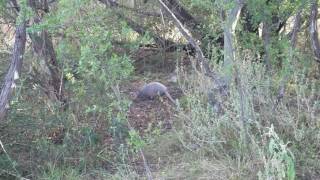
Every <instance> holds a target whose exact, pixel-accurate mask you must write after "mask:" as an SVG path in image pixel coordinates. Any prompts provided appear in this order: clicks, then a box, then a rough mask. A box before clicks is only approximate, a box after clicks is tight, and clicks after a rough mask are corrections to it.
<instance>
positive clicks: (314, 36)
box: [310, 0, 320, 62]
mask: <svg viewBox="0 0 320 180" xmlns="http://www.w3.org/2000/svg"><path fill="white" fill-rule="evenodd" d="M317 15H318V1H317V0H313V1H312V3H311V15H310V38H311V47H312V50H313V53H314V55H315V57H316V61H318V62H320V44H319V39H318V28H317Z"/></svg>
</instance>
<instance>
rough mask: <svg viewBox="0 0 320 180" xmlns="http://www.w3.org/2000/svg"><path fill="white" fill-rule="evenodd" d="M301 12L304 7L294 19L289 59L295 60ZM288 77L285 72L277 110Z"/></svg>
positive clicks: (276, 104) (278, 96) (279, 91)
mask: <svg viewBox="0 0 320 180" xmlns="http://www.w3.org/2000/svg"><path fill="white" fill-rule="evenodd" d="M301 12H302V8H301V9H300V10H299V11H298V12H297V14H296V16H295V19H294V24H293V29H292V32H291V38H290V45H291V47H290V51H289V61H292V60H293V51H294V49H295V47H296V43H297V37H298V32H299V31H300V26H301ZM285 68H286V67H285ZM288 78H289V77H288V75H287V74H285V75H284V77H283V79H282V80H281V82H280V86H279V90H278V95H277V99H276V103H275V105H274V107H273V110H275V108H276V107H277V106H278V105H279V103H280V101H281V100H282V99H283V97H284V95H285V89H286V83H287V81H288Z"/></svg>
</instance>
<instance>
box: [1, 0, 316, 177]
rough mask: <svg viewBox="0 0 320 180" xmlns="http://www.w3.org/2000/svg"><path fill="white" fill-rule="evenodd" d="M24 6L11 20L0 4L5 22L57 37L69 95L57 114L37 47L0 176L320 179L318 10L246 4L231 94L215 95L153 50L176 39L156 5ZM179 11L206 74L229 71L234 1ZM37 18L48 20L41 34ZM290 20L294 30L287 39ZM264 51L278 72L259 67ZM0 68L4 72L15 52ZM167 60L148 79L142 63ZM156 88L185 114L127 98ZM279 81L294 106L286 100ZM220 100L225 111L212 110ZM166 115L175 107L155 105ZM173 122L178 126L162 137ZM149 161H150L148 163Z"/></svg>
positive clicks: (19, 90)
mask: <svg viewBox="0 0 320 180" xmlns="http://www.w3.org/2000/svg"><path fill="white" fill-rule="evenodd" d="M18 2H19V5H20V8H21V11H20V13H18V14H16V13H14V11H13V9H9V8H8V7H11V5H12V4H11V3H9V2H8V1H4V0H0V20H1V23H2V20H3V23H4V24H6V23H9V22H15V23H16V24H18V23H21V22H23V21H25V20H26V19H31V20H30V21H29V24H31V26H30V27H28V33H39V32H41V31H46V32H48V34H49V36H50V38H52V42H53V45H54V48H55V53H56V55H57V59H58V62H57V64H56V65H55V67H53V68H58V69H59V70H61V74H59V78H61V79H63V80H64V86H61V88H64V89H63V90H64V91H65V92H66V94H67V97H68V98H67V100H66V104H64V105H65V107H64V108H61V103H59V102H57V101H56V100H55V99H51V98H50V97H48V96H47V95H46V93H44V92H45V91H46V90H47V91H51V90H52V89H50V88H48V86H46V84H42V82H39V81H37V78H38V76H44V75H43V74H41V72H42V71H40V70H41V69H46V68H49V67H50V65H47V64H46V63H48V62H45V60H44V59H41V58H40V57H38V58H36V56H37V54H36V53H34V51H33V48H32V45H34V44H33V42H32V40H31V41H28V43H30V46H27V47H28V48H26V52H25V55H24V56H25V57H24V65H23V68H22V69H23V74H22V78H21V79H20V81H19V82H18V83H17V84H16V89H15V94H14V98H13V99H12V100H11V102H10V104H9V105H10V110H9V111H8V116H7V119H6V120H5V121H3V122H1V123H0V132H1V133H0V135H1V137H2V138H1V139H0V140H1V141H0V142H1V143H2V142H3V146H2V148H1V150H0V169H1V172H0V173H1V175H0V178H21V177H26V178H30V179H142V178H144V177H145V171H146V169H145V168H146V167H147V166H150V168H151V170H152V175H153V176H154V179H163V178H164V179H201V178H202V179H215V178H216V179H257V178H259V179H295V178H300V177H301V179H303V178H308V177H309V176H310V178H309V179H317V178H319V176H317V175H318V174H317V172H319V167H320V165H319V162H320V161H319V157H318V151H319V149H320V143H319V142H320V141H319V137H320V135H319V132H320V129H319V128H320V126H319V119H318V118H317V117H319V104H320V103H319V102H320V101H319V97H318V96H319V95H318V93H317V92H319V87H320V83H319V81H318V79H319V66H318V64H316V63H315V62H314V61H312V59H313V54H312V51H311V50H310V47H309V46H307V45H308V44H310V42H309V40H308V37H309V36H308V34H307V33H306V32H307V31H308V29H307V26H308V20H307V19H308V18H306V17H307V15H308V13H309V10H307V8H309V3H310V2H309V1H301V0H298V1H290V0H284V1H266V0H248V1H245V6H244V8H243V11H242V13H241V14H240V16H241V19H240V21H239V23H238V25H237V27H236V34H235V35H234V37H233V38H235V39H234V40H233V41H232V42H234V43H235V44H234V50H233V51H234V56H235V62H233V64H232V67H230V69H229V70H230V74H229V75H230V76H231V77H232V81H231V83H230V84H229V86H228V88H229V89H228V90H229V91H228V93H227V95H226V97H220V96H217V97H216V94H219V91H218V90H217V89H218V87H217V86H218V85H217V84H216V83H215V82H213V81H212V79H211V78H209V77H208V76H206V75H204V74H203V73H201V72H198V71H195V69H194V68H193V67H192V65H195V64H192V65H190V64H191V63H194V62H195V61H196V60H197V56H195V57H190V56H186V55H185V54H184V52H178V51H177V52H174V53H170V52H169V50H176V49H175V47H173V48H172V49H171V47H166V49H161V50H159V49H157V48H154V45H153V44H151V43H154V42H156V41H153V40H152V39H151V38H150V37H156V38H159V37H160V38H167V37H181V35H180V36H179V35H177V33H176V32H177V29H175V27H174V26H173V23H172V22H171V20H170V18H168V17H167V14H166V13H163V12H162V11H160V12H161V13H158V11H157V10H158V9H159V4H158V3H157V2H155V1H148V2H147V3H143V2H142V1H141V2H140V1H135V2H136V4H137V7H138V8H137V9H133V8H131V7H125V3H123V1H119V3H120V6H119V7H107V8H106V7H105V5H103V4H102V3H101V1H90V0H60V1H51V2H50V8H49V10H50V12H44V11H43V9H37V10H36V11H34V10H32V9H31V8H30V7H28V4H27V1H26V0H23V1H18ZM37 2H40V1H37ZM177 2H178V3H181V4H180V5H182V6H181V7H182V8H185V10H186V11H188V12H189V13H190V14H191V15H192V16H193V17H194V18H195V20H196V22H197V23H196V24H197V26H192V25H190V24H188V23H186V24H185V28H186V29H187V30H188V31H189V32H190V35H192V36H193V37H194V38H195V39H196V40H198V41H197V42H199V44H200V45H201V48H202V50H203V51H204V54H205V55H206V57H207V58H208V61H209V62H210V66H211V68H212V69H213V70H214V72H215V73H217V75H219V74H220V73H221V72H224V71H226V70H225V69H223V68H222V67H223V66H221V64H222V63H220V62H222V59H223V53H224V49H223V48H224V44H223V39H224V38H225V37H224V33H223V27H224V23H225V22H224V20H225V17H224V16H225V15H228V13H224V11H228V10H232V8H233V7H234V5H235V2H236V1H233V0H230V1H225V0H218V1H213V0H183V1H177ZM121 3H123V4H121ZM301 9H302V10H303V13H304V14H306V16H303V17H302V21H303V22H302V24H303V26H302V27H301V28H300V32H299V34H298V40H297V44H296V46H295V48H293V47H291V43H290V33H289V31H290V29H291V26H292V22H290V20H291V18H292V17H293V16H294V15H295V13H296V12H297V11H298V10H301ZM155 10H156V11H155ZM154 11H155V13H154ZM35 13H37V16H39V17H41V18H42V19H41V22H40V23H36V24H32V23H33V18H34V17H35V16H36V14H35ZM178 17H179V16H178ZM283 22H286V23H285V24H284V27H285V28H282V29H278V28H280V27H279V26H280V24H282V23H283ZM134 23H137V24H138V25H142V26H141V27H138V26H135V25H133V24H134ZM262 24H264V25H266V24H267V25H270V39H269V40H270V42H265V41H264V38H263V36H262V35H261V30H262V29H261V25H262ZM0 26H1V25H0ZM1 27H2V26H1ZM132 28H136V29H137V28H138V29H139V28H143V30H146V32H145V33H141V32H140V34H139V33H137V32H135V31H134V30H133V29H132ZM5 30H7V29H5ZM148 31H150V32H148ZM8 32H9V33H8V34H10V33H11V34H14V32H13V31H12V32H11V31H10V29H9V30H8ZM3 35H6V32H3V31H2V29H1V37H2V36H3ZM149 35H150V36H149ZM8 39H9V38H8ZM158 40H159V39H158ZM174 40H175V41H177V43H181V42H184V41H181V39H179V40H176V39H174ZM1 42H2V41H1ZM8 45H9V46H10V47H9V46H8ZM28 45H29V44H28ZM0 47H1V49H0V52H1V53H2V50H3V51H4V52H10V51H11V50H12V42H11V41H10V40H8V42H6V44H5V45H1V46H0ZM166 50H168V51H166ZM267 53H268V55H269V56H270V57H269V58H270V63H271V69H270V71H268V70H267V69H266V67H265V62H264V61H265V57H266V54H267ZM0 58H1V59H0V63H1V64H0V65H1V66H2V67H4V68H1V70H2V72H0V75H1V76H4V74H5V70H6V68H5V67H6V66H7V64H8V59H9V56H0ZM160 60H162V67H161V66H158V65H159V64H161V63H154V64H156V65H154V67H153V70H154V71H150V72H147V71H146V70H145V68H144V64H146V63H148V64H152V63H150V61H156V62H161V61H160ZM172 62H173V63H172ZM190 62H191V63H190ZM171 64H176V66H177V67H176V68H177V71H176V73H177V74H176V75H177V79H178V80H177V81H178V83H177V84H175V83H172V84H170V83H169V82H167V79H168V76H169V74H168V72H167V71H164V69H166V68H168V69H172V67H169V66H171ZM46 66H48V67H46ZM195 66H196V67H197V65H195ZM51 68H52V67H51ZM39 69H40V70H39ZM135 70H136V71H135ZM164 72H165V73H164ZM46 75H47V76H50V73H47V74H46ZM47 76H45V77H44V79H45V80H47V81H48V83H50V78H47ZM151 80H152V81H163V82H164V83H165V84H166V85H169V90H170V91H172V92H173V93H172V94H173V96H174V97H175V98H178V99H179V102H180V103H178V107H175V106H171V105H168V104H166V103H165V100H163V101H156V100H154V101H152V102H155V105H154V106H152V105H150V104H149V102H147V101H146V102H143V103H145V104H143V103H141V104H139V103H140V102H131V99H129V98H128V96H129V93H130V92H133V91H136V90H137V89H138V88H139V87H140V84H143V82H142V81H151ZM137 84H138V85H137ZM282 85H283V86H284V87H285V96H284V97H283V98H282V99H281V101H279V103H278V102H277V100H278V95H279V94H278V93H279V89H280V87H281V86H282ZM175 88H176V89H179V90H181V91H182V92H180V91H174V90H173V89H175ZM217 102H220V103H221V104H219V103H217ZM137 103H138V104H137ZM160 103H161V105H160ZM217 104H219V105H221V107H220V108H222V110H223V111H222V112H217V111H216V110H217ZM162 105H163V106H165V107H166V108H167V110H166V111H161V110H159V109H157V108H161V107H162ZM156 106H157V107H156ZM158 106H159V107H158ZM135 107H136V109H135ZM131 108H133V109H131ZM139 108H140V109H139ZM152 108H153V109H154V111H150V109H152ZM137 109H139V110H140V111H139V112H137ZM129 113H137V114H135V115H137V116H136V119H130V120H136V121H139V123H140V121H141V126H142V127H138V128H141V129H142V130H141V129H138V128H137V129H133V128H132V127H131V126H130V125H129V124H128V119H129V118H130V116H129ZM148 113H149V114H151V115H150V116H148V118H149V119H144V118H145V116H144V115H146V114H148ZM157 114H160V115H162V116H161V120H163V121H161V120H159V118H158V117H156V116H157ZM140 118H141V119H140ZM158 120H159V121H158ZM155 121H156V122H155ZM167 121H168V122H169V121H170V128H167V127H162V126H163V125H164V124H163V122H167ZM171 121H173V122H172V123H171ZM137 124H138V123H137ZM155 124H156V125H155ZM137 126H139V124H138V125H137ZM129 127H130V128H129ZM143 128H148V131H144V129H143ZM265 129H267V132H264V130H265ZM141 132H143V133H141ZM285 142H288V143H285ZM1 145H2V144H1ZM141 153H145V158H146V162H147V164H143V165H142V160H141ZM144 163H145V162H144ZM309 174H310V175H309Z"/></svg>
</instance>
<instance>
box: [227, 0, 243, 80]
mask: <svg viewBox="0 0 320 180" xmlns="http://www.w3.org/2000/svg"><path fill="white" fill-rule="evenodd" d="M228 2H229V1H228ZM228 2H227V3H228ZM242 7H243V0H236V5H235V7H234V8H232V9H230V10H227V12H226V15H223V16H222V18H223V20H225V23H224V28H223V30H224V32H223V35H224V62H223V67H224V70H225V74H224V79H225V81H226V82H227V84H229V83H230V81H231V74H232V67H233V64H234V61H235V49H234V45H233V42H234V36H235V35H234V34H235V29H236V25H237V23H238V20H239V18H240V13H241V9H242Z"/></svg>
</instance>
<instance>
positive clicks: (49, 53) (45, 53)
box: [29, 30, 66, 103]
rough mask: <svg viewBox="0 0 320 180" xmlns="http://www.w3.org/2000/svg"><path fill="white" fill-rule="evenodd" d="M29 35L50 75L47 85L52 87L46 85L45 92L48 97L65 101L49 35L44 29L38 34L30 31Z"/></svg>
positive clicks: (61, 79)
mask: <svg viewBox="0 0 320 180" xmlns="http://www.w3.org/2000/svg"><path fill="white" fill-rule="evenodd" d="M29 36H30V38H31V40H32V44H33V49H34V51H35V52H36V53H37V54H38V55H39V56H40V57H43V58H44V59H45V62H46V65H47V67H48V69H49V74H50V77H49V79H48V84H49V86H52V88H50V87H48V88H47V89H46V94H47V95H48V96H49V97H50V98H53V99H55V100H58V101H60V102H62V103H65V101H66V97H65V93H64V82H63V78H61V76H62V75H61V72H60V68H59V64H58V60H57V56H56V53H55V50H54V47H53V43H52V39H51V37H50V36H49V34H48V32H47V31H45V30H43V31H41V33H40V35H37V33H30V34H29ZM51 91H53V92H51Z"/></svg>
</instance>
